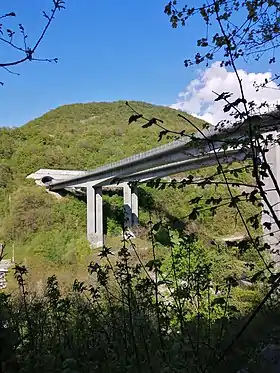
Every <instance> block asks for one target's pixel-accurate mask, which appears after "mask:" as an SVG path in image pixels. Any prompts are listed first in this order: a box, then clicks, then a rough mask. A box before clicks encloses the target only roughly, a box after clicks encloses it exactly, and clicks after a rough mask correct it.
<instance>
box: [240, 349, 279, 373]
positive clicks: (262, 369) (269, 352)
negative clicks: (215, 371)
mask: <svg viewBox="0 0 280 373" xmlns="http://www.w3.org/2000/svg"><path fill="white" fill-rule="evenodd" d="M237 373H280V345H274V344H270V345H268V346H266V347H265V348H263V349H262V350H261V351H260V352H259V353H258V354H257V356H256V357H255V358H254V359H252V360H251V361H249V363H248V367H247V368H246V369H241V370H239V371H238V372H237Z"/></svg>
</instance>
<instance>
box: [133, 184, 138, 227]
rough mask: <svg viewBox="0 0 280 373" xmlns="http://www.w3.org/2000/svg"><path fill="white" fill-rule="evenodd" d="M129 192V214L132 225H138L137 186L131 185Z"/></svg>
mask: <svg viewBox="0 0 280 373" xmlns="http://www.w3.org/2000/svg"><path fill="white" fill-rule="evenodd" d="M131 192H132V194H131V214H132V226H133V227H134V226H136V225H138V211H139V206H138V188H136V187H133V188H132V191H131Z"/></svg>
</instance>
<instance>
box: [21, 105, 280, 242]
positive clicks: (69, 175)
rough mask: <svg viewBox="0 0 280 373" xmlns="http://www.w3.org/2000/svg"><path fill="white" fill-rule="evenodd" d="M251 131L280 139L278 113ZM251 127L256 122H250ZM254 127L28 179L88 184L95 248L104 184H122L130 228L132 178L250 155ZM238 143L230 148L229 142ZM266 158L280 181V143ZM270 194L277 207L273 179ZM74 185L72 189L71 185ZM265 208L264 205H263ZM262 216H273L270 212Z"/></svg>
mask: <svg viewBox="0 0 280 373" xmlns="http://www.w3.org/2000/svg"><path fill="white" fill-rule="evenodd" d="M252 121H253V130H254V131H255V132H253V133H257V132H261V133H263V134H264V135H265V136H266V135H267V134H271V135H272V136H273V137H274V138H275V139H276V138H277V137H278V130H279V128H280V114H279V113H278V112H277V113H270V114H268V115H265V116H263V117H262V118H261V120H260V117H254V118H252ZM251 125H252V123H251ZM251 128H252V127H249V123H248V121H244V122H243V123H241V124H240V123H237V124H236V125H234V126H232V127H229V128H225V127H224V128H216V127H212V128H210V129H205V130H203V131H199V132H197V133H195V134H194V135H192V136H188V137H186V138H182V139H180V140H177V141H174V142H171V143H169V144H166V145H162V146H159V147H156V148H154V149H151V150H149V151H147V152H144V153H140V154H136V155H133V156H131V157H128V158H125V159H122V160H120V161H118V162H114V163H111V164H106V165H104V166H101V167H98V168H96V169H94V170H90V171H82V170H80V171H70V170H47V169H41V170H39V171H37V172H35V173H34V174H31V175H29V176H28V177H29V178H33V179H35V180H36V182H37V183H38V184H41V185H45V186H46V187H47V188H48V189H49V190H50V191H59V190H61V189H68V190H72V189H73V188H75V189H76V190H79V189H81V188H82V189H83V188H86V193H87V237H88V240H89V242H90V243H91V245H92V246H93V247H99V246H102V245H103V244H104V235H103V208H102V188H105V187H108V186H111V187H121V188H123V195H124V210H125V216H126V226H127V228H130V227H131V226H133V225H136V224H138V195H137V188H135V187H130V185H129V182H131V181H138V182H146V181H149V180H152V179H156V178H162V177H166V176H170V175H174V174H176V173H180V172H184V171H187V170H193V169H199V168H202V167H207V166H212V165H217V162H219V163H221V164H229V163H232V162H234V161H239V162H241V161H244V160H246V159H250V157H251V155H250V150H249V149H250V146H243V147H242V146H240V145H239V144H240V143H242V141H244V140H246V138H247V137H248V135H249V133H250V131H251ZM234 142H236V145H235V146H232V147H231V148H229V147H228V146H227V145H228V144H229V143H230V144H231V145H232V143H234ZM267 160H268V162H269V163H270V166H271V168H272V170H273V173H274V174H275V175H276V178H277V180H278V181H279V182H280V164H279V162H280V146H279V145H277V146H271V147H270V148H269V151H268V153H267ZM264 182H265V185H266V188H267V189H268V190H270V192H268V198H269V200H270V203H271V204H272V205H273V206H276V205H277V204H278V203H280V200H279V195H278V194H277V193H276V191H275V190H273V189H275V187H274V188H273V186H274V185H273V183H272V181H271V180H270V179H265V180H264ZM69 188H70V189H69ZM264 210H265V208H264ZM263 219H266V220H271V218H270V217H269V216H268V215H267V214H264V215H263Z"/></svg>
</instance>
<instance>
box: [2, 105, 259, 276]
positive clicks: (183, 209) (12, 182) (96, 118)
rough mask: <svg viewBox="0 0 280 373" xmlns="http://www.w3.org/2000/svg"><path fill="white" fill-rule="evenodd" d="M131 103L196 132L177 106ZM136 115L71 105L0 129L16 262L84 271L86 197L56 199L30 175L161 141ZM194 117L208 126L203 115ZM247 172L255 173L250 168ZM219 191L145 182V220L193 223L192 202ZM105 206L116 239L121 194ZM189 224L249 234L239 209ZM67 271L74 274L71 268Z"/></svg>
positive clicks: (82, 165)
mask: <svg viewBox="0 0 280 373" xmlns="http://www.w3.org/2000/svg"><path fill="white" fill-rule="evenodd" d="M132 104H133V106H134V107H135V108H136V109H137V110H138V111H141V112H144V114H145V116H146V117H152V116H156V117H160V118H161V119H163V120H164V121H165V125H166V126H168V128H170V129H173V130H177V131H178V130H182V129H185V130H186V131H187V132H193V131H194V129H193V128H192V126H191V125H190V124H188V123H187V124H186V122H184V121H182V119H180V118H178V115H177V112H176V111H175V110H172V109H169V108H166V107H158V106H153V105H150V104H146V103H139V102H132ZM130 114H131V112H130V109H129V108H128V107H127V106H126V105H125V102H114V103H89V104H76V105H66V106H63V107H60V108H58V109H55V110H52V111H50V112H48V113H47V114H45V115H43V116H42V117H40V118H37V119H35V120H33V121H31V122H30V123H27V124H26V125H24V126H22V127H18V128H13V129H11V128H2V129H1V130H0V154H1V163H0V180H1V184H0V195H1V198H0V213H1V217H2V218H1V221H0V240H1V241H4V242H6V245H7V250H8V254H9V255H11V253H12V251H11V250H12V248H14V250H15V257H16V260H17V261H20V262H22V261H24V262H25V263H26V264H28V265H29V266H31V267H34V268H37V269H38V271H39V272H40V276H41V275H42V273H44V271H47V270H48V268H49V267H50V271H53V270H54V266H56V267H57V266H61V265H65V264H67V265H69V266H71V265H74V268H71V270H70V271H69V272H71V273H72V274H74V276H75V275H76V274H77V271H78V270H79V269H78V268H79V266H78V265H77V264H79V263H80V264H82V268H83V267H84V265H85V263H86V262H87V261H88V255H89V254H90V251H89V249H88V245H87V242H86V238H85V232H86V226H85V224H86V219H85V217H86V216H85V214H86V209H85V202H84V201H82V200H78V199H76V198H75V197H73V196H70V195H69V196H67V197H65V198H64V199H62V200H57V199H56V198H54V197H53V196H51V195H49V194H47V193H46V192H45V191H44V189H43V188H39V187H37V186H35V184H34V182H33V181H32V180H31V181H30V180H26V176H27V175H28V174H30V173H32V172H35V171H37V170H38V169H40V168H58V169H92V168H94V167H96V166H99V165H102V164H105V163H108V162H112V161H116V160H119V159H121V158H123V157H126V156H129V155H132V154H135V153H137V152H141V151H145V150H148V149H150V148H152V147H155V146H157V143H158V142H157V140H158V133H159V130H158V128H157V127H156V126H153V127H150V128H146V129H143V128H142V127H141V125H140V124H139V123H134V124H131V125H128V117H129V116H130ZM192 120H193V121H194V123H195V125H198V126H200V125H201V122H200V121H199V120H198V119H195V118H193V119H192ZM162 141H163V142H164V141H165V142H166V141H171V139H170V138H169V139H168V138H164V139H163V140H162ZM214 172H215V168H211V169H208V170H198V171H197V172H196V174H197V175H201V174H203V175H205V174H211V173H214ZM192 174H193V173H192ZM238 177H240V175H239V176H238ZM241 177H242V178H243V179H246V178H248V176H247V174H246V173H244V172H243V173H242V174H241ZM213 191H214V187H211V188H210V187H208V188H206V189H205V190H200V189H199V188H197V187H195V186H189V187H187V188H186V189H185V190H174V188H166V189H165V190H161V191H157V190H155V189H154V188H148V187H142V188H141V190H140V223H141V226H143V227H145V226H147V223H148V221H149V220H150V214H152V216H153V219H154V220H159V219H167V220H169V221H171V220H172V221H177V222H178V221H179V222H181V224H182V223H183V225H186V224H187V223H186V222H187V220H186V218H187V217H188V215H189V214H190V212H191V210H192V205H191V204H190V203H189V201H190V200H192V199H193V198H195V197H197V196H202V197H203V199H207V198H210V197H211V196H212V194H213ZM214 193H215V195H216V196H217V197H218V195H223V194H224V193H225V189H224V188H223V187H218V188H216V190H215V192H214ZM203 199H202V201H201V202H200V205H203ZM244 208H245V209H247V210H248V211H247V215H248V214H250V213H251V212H252V211H251V210H252V207H251V206H247V205H246V206H245V205H244ZM104 211H105V213H104V216H105V220H106V221H105V226H106V230H107V233H108V235H109V238H108V241H107V242H109V243H115V242H116V239H115V238H113V237H114V236H115V235H117V234H121V226H122V223H121V221H120V216H121V211H122V198H121V197H120V196H118V195H116V194H115V195H112V196H109V195H107V196H106V195H105V197H104ZM222 216H223V218H222ZM221 220H222V221H223V222H224V223H223V224H221ZM189 229H191V230H192V231H199V232H200V235H201V236H202V237H203V238H204V240H209V239H213V238H214V239H215V238H219V237H225V236H229V235H236V234H237V235H238V234H240V233H243V232H244V228H242V225H241V224H240V221H239V220H238V219H236V216H235V211H234V210H232V209H229V208H225V207H224V208H222V209H220V210H219V211H218V213H217V214H216V215H215V216H214V217H213V216H212V214H211V212H209V210H208V209H206V210H205V211H204V212H203V213H201V217H200V219H198V221H197V222H196V223H195V224H194V223H191V224H189ZM145 232H146V230H145V229H142V230H140V233H141V234H139V238H138V241H137V243H138V244H139V248H140V249H141V248H143V247H144V248H145V247H147V246H148V247H149V243H147V239H146V238H147V237H146V233H145ZM110 236H111V237H112V238H110ZM117 242H118V241H117ZM41 263H43V264H42V265H41ZM61 270H62V269H61ZM73 270H74V272H73ZM38 271H37V270H34V273H37V272H38ZM42 271H43V272H42ZM64 271H66V272H67V270H65V267H64V269H63V270H62V272H64ZM34 273H33V274H34ZM50 273H51V272H50ZM40 276H39V277H40Z"/></svg>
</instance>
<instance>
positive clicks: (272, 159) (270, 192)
mask: <svg viewBox="0 0 280 373" xmlns="http://www.w3.org/2000/svg"><path fill="white" fill-rule="evenodd" d="M268 135H272V136H273V139H276V138H277V137H278V136H279V132H278V131H273V132H271V133H267V134H266V135H265V136H264V137H266V136H268ZM267 150H268V151H267V152H266V153H265V157H266V161H267V163H268V164H269V166H270V168H271V171H272V173H273V175H274V176H275V179H276V181H277V184H278V186H279V188H280V146H279V144H277V143H276V144H272V143H271V144H270V145H268V147H267ZM267 174H268V172H267ZM262 181H263V182H264V184H265V186H264V190H265V191H266V195H267V198H268V201H269V203H270V205H271V206H272V207H273V210H274V212H275V213H276V215H277V217H278V219H280V196H279V193H278V192H277V190H276V188H275V185H274V183H273V180H272V179H271V177H270V175H268V176H267V177H265V178H263V179H262ZM263 204H264V207H263V214H262V224H263V223H270V224H271V229H267V228H266V227H264V241H265V242H267V243H268V244H269V245H270V247H271V250H272V257H273V259H274V260H275V261H279V258H280V255H279V251H280V232H279V228H278V226H277V224H276V223H275V220H274V218H273V217H272V216H271V214H270V213H269V214H268V213H267V212H269V209H268V207H267V205H266V204H265V202H263ZM272 232H275V233H274V234H273V236H272V235H270V233H272ZM277 251H278V252H277ZM279 264H280V263H279Z"/></svg>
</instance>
